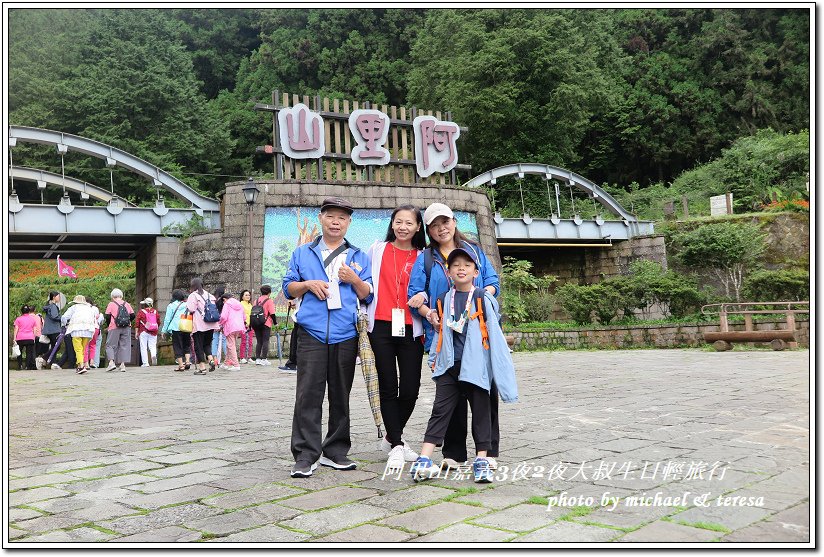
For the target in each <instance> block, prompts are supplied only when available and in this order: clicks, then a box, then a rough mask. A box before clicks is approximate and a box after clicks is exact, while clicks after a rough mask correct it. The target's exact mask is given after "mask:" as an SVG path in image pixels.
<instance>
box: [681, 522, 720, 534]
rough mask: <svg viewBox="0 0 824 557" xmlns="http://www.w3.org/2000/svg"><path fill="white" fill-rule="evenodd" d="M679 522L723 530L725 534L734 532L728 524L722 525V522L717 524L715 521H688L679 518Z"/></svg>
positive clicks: (713, 529)
mask: <svg viewBox="0 0 824 557" xmlns="http://www.w3.org/2000/svg"><path fill="white" fill-rule="evenodd" d="M678 524H681V525H682V526H691V527H693V528H701V529H702V530H711V531H713V532H721V533H723V534H729V533H730V532H732V530H730V529H729V528H727V527H726V526H722V525H721V524H716V523H714V522H687V521H686V520H679V521H678Z"/></svg>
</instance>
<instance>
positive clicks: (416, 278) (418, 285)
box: [407, 242, 501, 352]
mask: <svg viewBox="0 0 824 557" xmlns="http://www.w3.org/2000/svg"><path fill="white" fill-rule="evenodd" d="M460 247H462V248H464V249H466V250H470V249H471V250H474V252H475V253H476V254H477V255H478V260H479V261H480V263H481V268H480V269H479V271H480V272H479V273H478V277H477V278H476V279H475V286H477V287H478V288H484V287H486V286H494V287H495V297H497V296H498V294H500V292H501V282H500V280H499V279H498V273H496V272H495V268H494V267H493V266H492V264H491V263H490V262H489V259H488V258H487V257H486V254H485V253H484V252H483V250H482V249H481V248H480V247H478V246H477V245H476V244H469V243H468V242H463V243H462V244H461V246H460ZM425 256H426V252H425V251H424V252H423V253H421V254H420V255H418V258H417V259H416V260H415V265H414V266H413V267H412V274H411V276H410V277H409V291H408V292H407V293H408V295H409V297H410V298H411V297H412V296H414V295H415V294H418V293H419V292H423V289H424V286H426V267H425V265H424V257H425ZM432 257H433V260H434V261H433V263H432V274H431V276H430V277H429V292H427V293H426V294H427V296H428V297H429V298H428V300H427V304H426V305H428V306H429V307H430V308H432V309H435V301H436V300H437V299H438V298H440V297H441V296H443V295H444V294H445V293H446V292H447V291H448V290H449V288H450V286H451V285H450V284H449V277H448V276H447V275H446V262H445V261H444V260H443V257H441V254H440V251H439V250H437V249H433V250H432ZM412 311H417V310H412ZM423 332H424V335H425V340H424V350H426V351H427V352H429V348H430V346H431V345H432V336H433V334H434V333H435V331H434V329H433V328H432V325H431V324H430V323H429V321H427V320H426V319H424V320H423Z"/></svg>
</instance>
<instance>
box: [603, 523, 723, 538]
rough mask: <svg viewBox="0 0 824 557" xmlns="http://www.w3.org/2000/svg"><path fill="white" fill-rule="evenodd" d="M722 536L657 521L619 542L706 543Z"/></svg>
mask: <svg viewBox="0 0 824 557" xmlns="http://www.w3.org/2000/svg"><path fill="white" fill-rule="evenodd" d="M721 535H722V533H721V532H714V531H712V530H704V529H702V528H693V527H691V526H682V525H680V524H674V523H672V522H666V521H663V520H658V521H656V522H652V523H650V524H647V525H646V526H643V527H641V528H639V529H638V530H635V531H634V532H630V533H629V534H626V535H625V536H622V537H621V538H619V539H618V540H617V541H620V542H668V543H678V542H708V541H710V540H714V539H715V538H718V537H720V536H721Z"/></svg>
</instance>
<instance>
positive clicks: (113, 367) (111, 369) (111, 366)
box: [106, 362, 117, 371]
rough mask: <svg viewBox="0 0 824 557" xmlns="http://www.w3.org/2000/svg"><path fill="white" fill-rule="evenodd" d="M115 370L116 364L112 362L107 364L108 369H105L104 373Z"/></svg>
mask: <svg viewBox="0 0 824 557" xmlns="http://www.w3.org/2000/svg"><path fill="white" fill-rule="evenodd" d="M116 369H117V364H116V363H114V362H112V363H110V364H109V367H107V368H106V371H114V370H116Z"/></svg>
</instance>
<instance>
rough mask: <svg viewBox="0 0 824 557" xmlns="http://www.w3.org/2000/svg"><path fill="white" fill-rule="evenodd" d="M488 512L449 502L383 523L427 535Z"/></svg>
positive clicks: (386, 520)
mask: <svg viewBox="0 0 824 557" xmlns="http://www.w3.org/2000/svg"><path fill="white" fill-rule="evenodd" d="M488 512H489V509H483V508H479V507H471V506H469V505H460V504H458V503H451V502H447V503H438V504H436V505H432V506H431V507H424V508H422V509H418V510H416V511H411V512H408V513H404V514H400V515H396V516H393V517H391V518H387V519H385V520H382V521H381V523H382V524H386V525H387V526H397V527H400V528H405V529H406V530H411V531H413V532H419V533H421V534H427V533H429V532H431V531H433V530H436V529H438V528H440V527H442V526H446V525H448V524H454V523H455V522H461V521H463V520H466V519H467V518H469V517H473V516H478V515H482V514H486V513H488Z"/></svg>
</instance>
